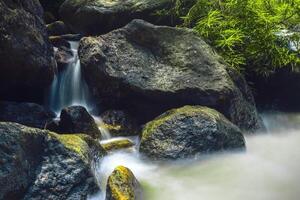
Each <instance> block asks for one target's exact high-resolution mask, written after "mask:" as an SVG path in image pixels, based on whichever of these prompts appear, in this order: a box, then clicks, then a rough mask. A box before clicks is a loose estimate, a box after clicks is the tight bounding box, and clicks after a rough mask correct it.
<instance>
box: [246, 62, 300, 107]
mask: <svg viewBox="0 0 300 200" xmlns="http://www.w3.org/2000/svg"><path fill="white" fill-rule="evenodd" d="M247 79H248V81H249V82H251V83H252V87H253V88H254V91H255V93H254V95H255V99H256V101H257V103H258V106H259V107H260V108H261V109H262V110H270V109H272V110H282V111H288V112H295V111H299V110H300V104H299V102H300V93H299V92H298V91H299V90H300V71H299V70H297V67H296V68H295V69H292V68H291V67H286V68H281V69H277V70H276V72H275V73H274V74H271V75H269V76H267V77H266V76H262V75H255V74H253V73H252V74H250V73H248V77H247Z"/></svg>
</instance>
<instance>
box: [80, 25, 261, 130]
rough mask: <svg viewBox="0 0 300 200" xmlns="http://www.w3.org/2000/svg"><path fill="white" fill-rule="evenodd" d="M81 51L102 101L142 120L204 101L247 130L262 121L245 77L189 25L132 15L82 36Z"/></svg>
mask: <svg viewBox="0 0 300 200" xmlns="http://www.w3.org/2000/svg"><path fill="white" fill-rule="evenodd" d="M79 54H80V58H81V62H82V69H83V73H84V76H85V78H86V80H87V82H88V84H89V86H90V88H91V90H92V91H93V92H94V95H95V96H96V98H97V99H99V100H101V104H102V105H105V106H106V107H122V108H123V109H126V110H128V111H130V112H131V114H133V115H134V117H135V118H138V119H140V120H141V121H142V123H143V122H146V121H148V120H150V119H153V118H154V117H156V116H158V115H159V114H161V113H163V112H164V111H166V110H168V109H171V108H176V107H181V106H184V105H203V106H209V107H212V108H215V109H217V110H218V111H220V112H221V113H223V114H224V115H225V116H226V117H227V118H228V119H230V120H231V121H232V122H233V123H235V124H236V125H238V126H239V127H240V128H241V129H243V130H247V131H255V130H257V129H259V128H261V127H262V126H263V125H262V121H261V119H260V118H259V116H258V114H257V111H256V107H255V103H254V100H253V96H252V94H251V91H250V89H249V88H248V85H247V83H246V81H245V80H244V78H243V77H242V76H241V75H240V74H237V73H234V72H233V71H229V69H228V68H227V66H226V64H225V63H224V62H223V60H222V59H221V58H220V57H219V56H218V55H217V54H216V53H215V52H214V51H213V50H212V48H211V47H209V46H208V45H207V44H206V43H205V42H204V41H203V40H202V39H201V38H200V37H198V36H197V35H196V34H195V33H193V32H192V31H190V30H187V29H180V28H172V27H166V26H154V25H152V24H149V23H147V22H145V21H142V20H134V21H132V22H131V23H130V24H128V25H127V26H126V27H124V28H121V29H118V30H116V31H113V32H110V33H108V34H106V35H102V36H100V37H86V38H83V39H82V40H81V42H80V49H79Z"/></svg>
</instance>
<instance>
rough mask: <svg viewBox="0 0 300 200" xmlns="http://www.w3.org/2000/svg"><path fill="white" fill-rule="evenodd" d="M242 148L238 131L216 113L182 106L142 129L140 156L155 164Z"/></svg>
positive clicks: (205, 109)
mask: <svg viewBox="0 0 300 200" xmlns="http://www.w3.org/2000/svg"><path fill="white" fill-rule="evenodd" d="M244 148H245V140H244V137H243V134H242V132H241V131H240V129H239V128H238V127H236V126H235V125H234V124H232V123H231V122H230V121H229V120H227V119H226V118H225V117H224V116H223V115H222V114H221V113H219V112H217V111H216V110H213V109H210V108H207V107H201V106H185V107H182V108H178V109H173V110H170V111H168V112H166V113H164V114H162V115H161V116H159V117H157V118H156V119H154V120H153V121H151V122H149V123H148V124H146V126H145V127H144V129H143V133H142V139H141V144H140V152H141V153H142V154H144V155H145V156H147V157H149V158H151V159H154V160H173V159H179V158H190V157H194V156H201V155H204V154H207V153H213V152H222V151H228V150H241V149H244Z"/></svg>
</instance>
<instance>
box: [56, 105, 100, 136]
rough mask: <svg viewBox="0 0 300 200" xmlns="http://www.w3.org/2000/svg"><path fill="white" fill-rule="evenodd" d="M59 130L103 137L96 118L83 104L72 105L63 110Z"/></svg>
mask: <svg viewBox="0 0 300 200" xmlns="http://www.w3.org/2000/svg"><path fill="white" fill-rule="evenodd" d="M59 132H60V133H84V134H87V135H89V136H91V137H93V138H101V132H100V130H99V128H98V126H97V124H96V123H95V120H94V118H93V117H92V116H91V115H90V114H89V113H88V111H87V110H86V109H85V108H84V107H82V106H70V107H68V108H64V109H63V110H62V111H61V114H60V122H59Z"/></svg>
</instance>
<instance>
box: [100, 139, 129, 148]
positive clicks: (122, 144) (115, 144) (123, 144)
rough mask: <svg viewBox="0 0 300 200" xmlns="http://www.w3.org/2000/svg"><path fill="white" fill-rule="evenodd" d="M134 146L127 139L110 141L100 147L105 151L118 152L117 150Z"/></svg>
mask: <svg viewBox="0 0 300 200" xmlns="http://www.w3.org/2000/svg"><path fill="white" fill-rule="evenodd" d="M133 145H134V143H133V142H132V141H130V140H128V139H124V140H116V141H112V142H109V143H106V144H102V147H103V148H104V149H105V150H106V151H111V150H118V149H125V148H129V147H132V146H133Z"/></svg>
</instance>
